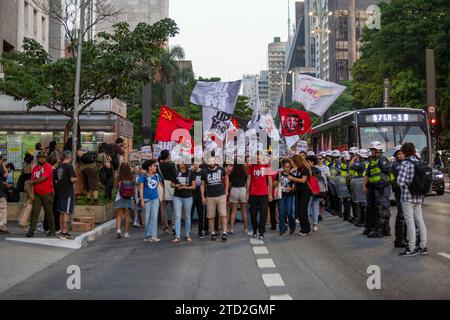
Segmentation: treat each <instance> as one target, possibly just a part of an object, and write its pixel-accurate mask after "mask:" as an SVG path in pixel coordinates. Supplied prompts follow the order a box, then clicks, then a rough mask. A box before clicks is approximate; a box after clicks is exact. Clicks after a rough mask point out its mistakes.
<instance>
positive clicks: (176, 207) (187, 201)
mask: <svg viewBox="0 0 450 320" xmlns="http://www.w3.org/2000/svg"><path fill="white" fill-rule="evenodd" d="M192 201H193V198H192V197H189V198H179V197H173V211H175V235H176V237H177V238H180V235H181V211H182V209H183V207H184V212H185V213H186V214H185V217H184V228H185V231H186V237H190V236H191V208H192Z"/></svg>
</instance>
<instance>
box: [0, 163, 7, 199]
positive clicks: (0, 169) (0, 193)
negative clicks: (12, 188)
mask: <svg viewBox="0 0 450 320" xmlns="http://www.w3.org/2000/svg"><path fill="white" fill-rule="evenodd" d="M4 174H5V170H3V166H2V165H0V198H6V193H5V185H4V184H3V175H4Z"/></svg>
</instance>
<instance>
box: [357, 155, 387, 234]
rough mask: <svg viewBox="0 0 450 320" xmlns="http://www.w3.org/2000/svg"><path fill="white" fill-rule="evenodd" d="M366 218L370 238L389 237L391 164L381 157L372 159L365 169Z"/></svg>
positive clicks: (366, 231)
mask: <svg viewBox="0 0 450 320" xmlns="http://www.w3.org/2000/svg"><path fill="white" fill-rule="evenodd" d="M367 181H368V183H367V188H368V194H367V206H368V210H367V217H366V230H365V232H364V233H368V236H369V237H370V238H380V237H382V236H389V235H390V227H389V219H390V217H391V213H390V211H389V207H390V200H389V197H390V195H391V187H390V183H391V181H393V176H392V174H391V163H390V162H389V160H388V159H387V158H386V157H384V156H383V155H381V157H379V158H376V157H375V158H372V159H371V160H370V162H369V166H368V168H367Z"/></svg>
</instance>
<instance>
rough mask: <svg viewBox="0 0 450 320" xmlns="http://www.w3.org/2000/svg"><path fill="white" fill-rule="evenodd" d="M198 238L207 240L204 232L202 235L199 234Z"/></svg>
mask: <svg viewBox="0 0 450 320" xmlns="http://www.w3.org/2000/svg"><path fill="white" fill-rule="evenodd" d="M198 237H199V238H200V239H205V232H204V231H202V232H200V233H199V234H198Z"/></svg>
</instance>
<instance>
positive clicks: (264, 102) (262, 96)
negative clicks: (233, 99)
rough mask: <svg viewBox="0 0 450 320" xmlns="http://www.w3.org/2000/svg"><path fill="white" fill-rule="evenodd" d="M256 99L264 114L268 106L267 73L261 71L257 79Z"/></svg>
mask: <svg viewBox="0 0 450 320" xmlns="http://www.w3.org/2000/svg"><path fill="white" fill-rule="evenodd" d="M258 98H259V103H260V106H261V108H262V109H263V111H264V112H266V111H267V108H268V106H269V71H267V70H262V71H261V72H260V73H259V79H258Z"/></svg>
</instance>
